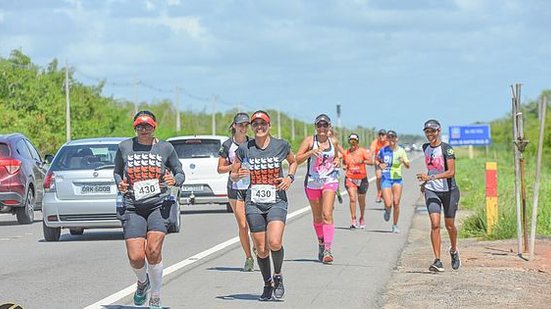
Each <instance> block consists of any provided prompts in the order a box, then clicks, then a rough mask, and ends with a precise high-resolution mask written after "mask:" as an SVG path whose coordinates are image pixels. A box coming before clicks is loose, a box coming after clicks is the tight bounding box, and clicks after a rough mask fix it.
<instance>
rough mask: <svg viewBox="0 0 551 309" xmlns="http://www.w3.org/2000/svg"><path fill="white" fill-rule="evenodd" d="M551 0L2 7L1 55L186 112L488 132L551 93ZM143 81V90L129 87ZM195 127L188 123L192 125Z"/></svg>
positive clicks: (168, 0)
mask: <svg viewBox="0 0 551 309" xmlns="http://www.w3.org/2000/svg"><path fill="white" fill-rule="evenodd" d="M550 33H551V1H547V0H532V1H522V0H507V1H506V0H501V1H500V0H493V1H490V0H453V1H451V0H416V1H412V0H348V1H324V0H322V1H313V0H312V1H252V0H250V1H239V0H234V1H229V0H228V1H186V0H164V1H153V0H147V1H143V0H136V1H130V0H128V1H118V0H110V1H78V0H66V1H54V0H49V1H43V0H35V1H25V0H20V1H16V0H3V1H1V2H0V56H1V57H4V58H6V57H8V56H9V53H10V51H11V50H13V49H18V48H21V49H22V51H23V52H24V53H25V54H27V55H29V56H30V57H31V58H32V59H33V61H34V62H35V63H37V64H39V65H46V64H47V63H49V62H50V61H51V60H52V59H54V58H57V59H59V60H60V62H61V63H63V62H64V61H65V60H67V61H68V62H69V63H70V65H71V66H72V67H74V68H75V69H76V73H75V74H76V75H75V76H76V78H77V79H79V80H80V81H82V82H85V83H90V84H93V83H95V79H106V81H107V86H106V87H105V91H104V94H105V95H112V96H114V97H116V98H126V99H129V100H134V99H135V98H138V99H139V100H148V101H150V100H161V99H164V98H168V99H171V100H174V99H175V93H174V89H175V88H176V87H182V88H183V89H184V92H183V93H182V95H181V108H182V110H187V109H193V110H203V109H205V108H206V110H209V109H210V108H211V103H210V100H209V98H210V97H212V96H213V95H218V96H219V98H220V99H219V101H218V103H217V108H218V109H222V110H224V109H228V108H231V107H235V106H238V105H239V106H241V107H242V108H243V109H247V110H249V111H252V110H253V109H258V108H281V109H282V111H285V112H287V113H289V114H291V115H294V116H295V117H297V118H299V119H302V120H306V121H313V119H314V118H315V116H316V115H317V114H319V113H322V112H325V113H328V114H329V115H330V116H332V117H333V119H334V120H335V122H336V108H335V106H336V104H337V103H339V102H340V104H341V105H342V123H343V124H344V125H346V126H348V127H355V126H356V125H362V126H366V127H376V128H386V129H394V130H396V131H398V133H420V132H421V127H422V123H423V122H424V121H425V120H426V119H428V118H437V119H440V120H441V122H442V124H443V125H444V126H447V125H462V124H471V123H473V122H476V121H489V120H492V119H495V118H498V117H501V116H504V115H505V114H506V113H507V112H509V110H510V102H511V90H510V84H512V83H516V82H521V83H523V84H524V86H523V98H524V99H525V100H528V99H535V98H537V96H538V95H539V94H540V93H541V91H542V90H543V89H551V81H550V78H551V40H550V39H551V34H550ZM136 81H140V82H141V83H143V85H140V86H138V87H135V86H132V84H133V83H135V82H136ZM183 125H184V126H185V124H183Z"/></svg>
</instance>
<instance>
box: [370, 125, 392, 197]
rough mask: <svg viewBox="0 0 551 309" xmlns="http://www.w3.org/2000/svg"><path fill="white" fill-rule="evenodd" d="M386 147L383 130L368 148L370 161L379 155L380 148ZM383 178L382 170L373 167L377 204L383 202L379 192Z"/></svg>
mask: <svg viewBox="0 0 551 309" xmlns="http://www.w3.org/2000/svg"><path fill="white" fill-rule="evenodd" d="M385 146H388V141H387V140H386V131H385V130H384V129H380V130H379V135H378V136H377V137H376V138H375V139H374V140H373V142H371V146H370V147H369V148H370V149H371V155H372V158H371V159H372V160H375V158H374V157H375V156H376V155H377V154H378V153H379V151H380V150H381V148H383V147H385ZM382 176H383V173H382V170H381V169H380V168H379V167H378V166H377V165H375V177H377V180H376V181H375V182H376V183H377V200H376V202H377V203H380V202H381V201H382V200H383V195H382V194H383V193H382V191H381V177H382Z"/></svg>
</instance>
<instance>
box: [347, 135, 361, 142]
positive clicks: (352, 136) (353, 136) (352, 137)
mask: <svg viewBox="0 0 551 309" xmlns="http://www.w3.org/2000/svg"><path fill="white" fill-rule="evenodd" d="M351 139H355V140H357V141H360V137H359V136H358V134H356V133H350V135H348V140H351Z"/></svg>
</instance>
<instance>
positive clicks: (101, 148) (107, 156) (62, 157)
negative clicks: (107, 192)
mask: <svg viewBox="0 0 551 309" xmlns="http://www.w3.org/2000/svg"><path fill="white" fill-rule="evenodd" d="M117 148H118V144H99V145H74V146H65V147H62V148H61V149H60V150H59V153H58V154H57V155H56V157H55V160H54V162H52V166H51V167H50V170H52V171H60V170H61V171H63V170H82V169H98V168H100V167H102V166H105V165H109V166H110V167H113V166H114V161H115V154H116V153H117Z"/></svg>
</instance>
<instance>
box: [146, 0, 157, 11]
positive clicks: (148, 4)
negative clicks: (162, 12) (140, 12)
mask: <svg viewBox="0 0 551 309" xmlns="http://www.w3.org/2000/svg"><path fill="white" fill-rule="evenodd" d="M145 7H146V8H147V10H148V11H154V10H155V4H154V3H153V1H151V0H146V1H145Z"/></svg>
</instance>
